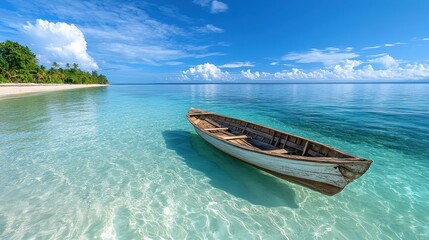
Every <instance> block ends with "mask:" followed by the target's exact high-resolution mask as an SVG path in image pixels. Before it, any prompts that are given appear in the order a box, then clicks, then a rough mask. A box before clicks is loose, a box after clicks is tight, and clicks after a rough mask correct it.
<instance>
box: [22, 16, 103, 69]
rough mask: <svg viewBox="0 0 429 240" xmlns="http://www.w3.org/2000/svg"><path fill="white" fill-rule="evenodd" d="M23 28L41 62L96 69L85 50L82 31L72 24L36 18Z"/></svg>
mask: <svg viewBox="0 0 429 240" xmlns="http://www.w3.org/2000/svg"><path fill="white" fill-rule="evenodd" d="M23 29H24V32H25V33H26V34H27V35H28V37H29V38H30V41H31V42H32V43H33V44H34V46H32V48H34V49H35V52H36V54H37V55H38V58H39V61H40V63H41V64H49V65H50V64H51V63H52V62H58V63H62V64H66V63H77V64H79V67H80V68H82V69H85V70H97V69H98V65H97V63H96V62H95V61H94V59H93V58H92V57H91V56H90V55H89V54H88V52H87V44H86V41H85V37H84V35H83V33H82V32H81V31H80V30H79V28H77V27H76V26H75V25H74V24H67V23H64V22H57V23H53V22H49V21H46V20H42V19H37V21H36V24H35V25H33V24H31V23H29V22H28V23H27V25H24V27H23Z"/></svg>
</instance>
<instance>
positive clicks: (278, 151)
mask: <svg viewBox="0 0 429 240" xmlns="http://www.w3.org/2000/svg"><path fill="white" fill-rule="evenodd" d="M264 152H267V153H279V154H288V153H289V152H288V151H287V150H286V149H274V150H265V151H264Z"/></svg>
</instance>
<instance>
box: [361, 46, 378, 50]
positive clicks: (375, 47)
mask: <svg viewBox="0 0 429 240" xmlns="http://www.w3.org/2000/svg"><path fill="white" fill-rule="evenodd" d="M377 48H381V46H380V45H376V46H371V47H364V48H362V50H370V49H377Z"/></svg>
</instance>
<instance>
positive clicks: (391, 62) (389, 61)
mask: <svg viewBox="0 0 429 240" xmlns="http://www.w3.org/2000/svg"><path fill="white" fill-rule="evenodd" d="M368 62H370V63H380V64H382V65H383V66H385V67H386V68H397V67H398V66H399V62H398V61H397V60H396V59H394V58H393V57H391V56H390V55H388V54H387V55H384V56H381V57H377V58H374V59H370V60H368Z"/></svg>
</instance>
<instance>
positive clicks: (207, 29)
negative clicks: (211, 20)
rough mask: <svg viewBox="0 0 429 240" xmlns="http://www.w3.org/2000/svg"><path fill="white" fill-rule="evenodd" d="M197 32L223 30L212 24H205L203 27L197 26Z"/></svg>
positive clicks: (217, 31) (221, 31) (220, 31)
mask: <svg viewBox="0 0 429 240" xmlns="http://www.w3.org/2000/svg"><path fill="white" fill-rule="evenodd" d="M196 30H197V32H202V33H223V32H224V30H223V29H222V28H219V27H216V26H214V25H212V24H207V25H205V26H204V27H199V28H197V29H196Z"/></svg>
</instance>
